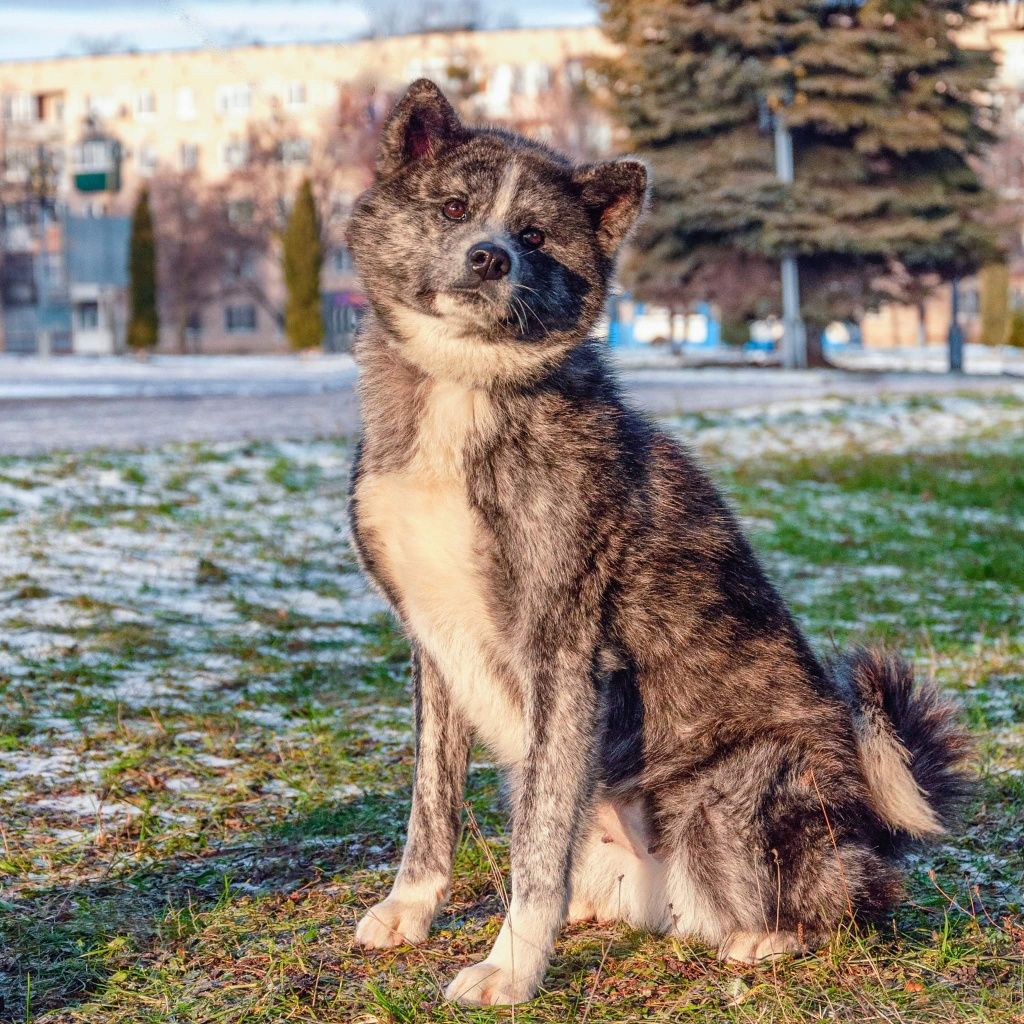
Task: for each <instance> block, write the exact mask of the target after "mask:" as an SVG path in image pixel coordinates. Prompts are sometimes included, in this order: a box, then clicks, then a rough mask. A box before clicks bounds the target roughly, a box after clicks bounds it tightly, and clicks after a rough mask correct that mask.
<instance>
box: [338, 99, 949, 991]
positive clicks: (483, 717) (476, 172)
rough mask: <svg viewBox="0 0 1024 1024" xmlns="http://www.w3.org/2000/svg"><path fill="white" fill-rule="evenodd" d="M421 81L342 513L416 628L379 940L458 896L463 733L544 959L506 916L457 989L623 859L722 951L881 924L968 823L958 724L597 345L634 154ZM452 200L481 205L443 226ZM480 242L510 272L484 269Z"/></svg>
mask: <svg viewBox="0 0 1024 1024" xmlns="http://www.w3.org/2000/svg"><path fill="white" fill-rule="evenodd" d="M410 97H411V98H409V97H407V99H406V100H404V101H403V104H404V106H403V105H402V104H400V105H399V108H398V109H397V110H396V114H395V115H394V120H393V122H392V123H391V124H390V125H389V128H388V129H387V131H386V132H385V144H384V150H383V154H382V162H381V166H382V171H381V176H380V178H379V180H378V182H377V184H375V185H374V186H373V187H372V188H371V189H370V190H369V191H368V192H367V193H366V194H365V195H364V196H363V197H362V198H361V199H360V201H359V203H358V204H357V207H356V211H355V214H354V217H353V221H352V226H351V229H350V239H351V243H352V247H353V251H354V254H355V257H356V260H357V264H358V266H359V269H360V272H361V273H362V274H363V276H364V279H365V281H366V284H367V290H368V293H369V295H370V298H371V302H372V306H373V315H372V316H371V317H370V318H369V319H368V321H367V323H366V326H365V328H364V330H363V333H362V336H361V338H360V342H359V351H358V356H359V360H360V369H361V384H360V387H361V394H362V400H363V413H364V426H365V429H364V434H363V437H362V441H361V446H360V451H359V455H358V458H357V460H356V467H355V471H354V477H353V488H352V494H353V497H352V506H351V518H352V526H353V533H354V536H355V538H356V543H357V547H358V550H359V552H360V555H361V558H362V560H363V564H364V565H365V567H366V569H367V571H368V572H369V574H370V575H371V577H372V578H373V579H374V580H375V581H376V583H377V584H378V586H379V587H380V589H381V591H382V592H383V593H384V594H385V595H386V596H387V598H388V600H389V601H390V602H391V604H392V606H393V607H394V609H395V611H396V613H397V615H398V616H399V617H400V619H401V620H402V622H403V624H404V626H405V628H406V630H407V632H408V634H409V636H410V640H411V641H412V644H413V648H414V652H415V662H416V667H417V673H416V681H417V682H416V685H417V693H416V695H417V724H418V728H419V730H420V742H419V752H418V765H417V776H416V783H415V787H414V800H413V816H412V821H411V823H410V838H409V844H408V846H407V849H406V852H405V855H404V858H403V863H402V868H401V870H400V872H399V876H398V879H397V880H396V883H395V888H394V890H393V892H392V895H391V896H390V897H389V899H388V900H387V901H385V902H384V903H382V904H380V906H379V907H378V908H376V909H375V910H374V911H372V912H371V915H368V917H367V919H366V920H365V921H364V922H363V923H362V924H361V925H360V937H361V941H364V942H366V944H368V945H388V944H393V942H394V941H397V939H394V936H396V935H398V936H401V937H403V938H406V939H407V938H409V937H410V933H412V932H415V940H416V941H418V940H419V938H420V937H422V935H425V934H426V931H425V928H426V925H424V924H423V921H424V920H425V921H426V922H427V923H429V918H430V916H432V914H433V913H434V912H435V911H436V906H437V905H439V903H438V902H437V901H439V900H440V898H441V896H438V897H437V900H435V901H434V902H433V903H432V902H431V899H433V897H431V898H430V899H427V898H424V897H422V896H421V895H416V894H422V892H423V891H424V890H425V889H428V890H429V891H430V892H433V891H434V889H435V888H438V887H439V888H438V892H441V891H442V890H443V888H444V886H445V885H446V884H447V883H446V879H447V877H448V873H449V871H450V867H451V856H452V854H453V851H454V847H455V843H456V842H457V839H458V825H457V810H458V807H457V798H456V793H460V792H461V783H462V781H463V780H464V775H465V760H466V756H467V750H468V747H467V743H468V739H467V737H468V735H469V734H470V732H472V731H475V732H476V733H477V734H478V735H479V736H481V737H482V738H483V739H484V741H485V742H487V743H488V745H489V746H491V748H492V749H493V750H494V752H495V756H496V757H497V758H498V760H499V761H500V762H501V763H502V764H503V765H504V767H505V769H506V771H507V773H508V777H509V781H510V784H511V792H512V819H513V840H512V889H513V906H512V910H511V911H510V916H511V917H512V918H514V919H515V920H516V921H517V922H520V923H519V925H518V926H517V928H516V931H517V934H520V935H522V934H523V933H524V931H525V932H526V933H528V934H529V936H530V940H529V942H528V943H527V947H528V949H530V950H533V949H537V950H542V951H545V952H543V955H541V954H537V955H536V956H534V957H533V959H531V958H530V957H531V956H533V954H532V953H530V954H529V955H528V954H527V952H525V951H524V950H523V949H522V947H521V948H520V949H519V951H518V952H517V954H516V957H517V959H516V964H517V966H516V968H515V970H516V971H518V972H521V973H523V974H524V975H525V977H526V980H525V981H524V980H522V978H517V979H515V980H513V979H512V977H511V975H512V973H513V972H512V968H511V966H510V958H509V957H508V956H507V955H506V953H507V951H505V952H502V950H503V949H504V947H503V946H502V942H503V941H504V940H503V936H505V934H506V929H505V928H503V930H502V935H501V936H499V940H498V943H497V944H496V946H495V952H494V953H492V956H491V958H489V960H488V961H486V962H485V964H483V965H478V968H480V969H483V968H484V967H488V966H489V968H491V969H492V973H493V974H494V975H495V976H496V977H498V978H499V980H498V981H495V982H493V983H491V982H486V978H487V977H489V975H487V973H486V971H484V972H483V973H482V974H479V975H473V978H476V979H477V980H472V978H469V977H468V974H467V972H468V973H469V974H471V973H472V971H475V970H477V969H478V968H470V969H467V972H463V975H460V978H459V979H457V981H456V983H455V985H454V986H453V990H452V992H451V994H452V995H453V997H457V998H462V999H465V1000H466V1001H474V1000H475V1001H483V1002H487V1001H499V1002H500V1001H510V1000H511V999H518V998H525V997H528V995H529V994H532V991H534V990H535V989H536V985H537V984H538V982H539V977H541V976H542V975H543V969H544V966H545V965H546V962H547V959H546V957H547V955H548V953H549V952H550V948H551V943H552V942H553V939H554V934H555V933H556V932H557V928H558V926H559V925H560V923H561V920H562V916H561V915H562V913H563V912H564V905H565V901H566V899H567V893H568V894H570V895H571V896H572V898H573V900H574V901H575V902H580V901H582V902H583V903H584V904H585V903H587V901H588V900H589V901H591V902H593V904H594V906H598V907H599V906H604V905H606V904H602V903H601V900H602V899H603V898H604V897H605V896H606V895H607V892H605V889H604V888H603V887H604V886H605V885H606V883H607V891H608V892H610V891H611V888H612V887H613V886H614V884H615V879H614V877H613V875H614V874H615V872H616V871H617V870H618V869H617V868H615V867H614V864H612V861H609V862H608V863H609V865H611V866H610V867H608V869H607V871H608V872H610V874H608V876H607V877H603V876H602V874H601V873H602V870H603V869H602V864H603V863H604V862H603V860H602V857H603V856H605V854H607V855H609V856H611V855H614V856H619V855H620V854H621V855H622V856H623V857H624V858H626V859H625V860H624V861H623V863H626V864H627V865H629V866H630V867H629V870H633V866H636V874H635V880H634V881H635V888H636V889H637V892H639V891H640V890H641V889H643V891H644V894H642V895H635V896H634V894H632V893H627V894H626V895H627V897H628V898H629V899H630V900H632V903H631V904H630V907H631V909H629V910H628V911H623V912H622V915H621V916H624V917H626V918H627V919H628V920H631V921H632V922H633V923H635V924H641V925H644V926H647V927H652V928H661V929H667V928H675V929H676V930H677V931H679V932H681V933H684V934H696V935H699V936H701V937H702V938H704V939H705V940H706V941H709V942H714V943H716V944H718V943H721V944H723V946H724V947H725V948H726V949H727V950H728V951H729V952H728V955H731V956H736V957H744V956H745V957H750V958H754V959H756V958H758V957H759V956H762V955H764V953H763V952H758V950H762V949H763V948H768V947H764V943H763V942H762V943H761V945H760V946H759V945H758V941H760V940H759V939H758V937H766V941H769V942H770V943H771V942H774V943H776V945H775V947H772V948H774V949H776V950H777V949H779V948H790V949H791V948H795V947H794V945H793V943H795V942H796V941H797V939H796V938H793V937H795V936H798V937H799V941H800V942H810V941H821V940H823V939H825V938H826V937H827V936H828V935H829V934H830V933H831V932H832V931H833V930H834V929H835V928H836V926H837V925H838V924H839V923H840V921H841V920H842V919H843V918H844V917H847V916H849V915H853V916H855V917H858V918H861V919H865V920H874V919H877V918H879V917H881V916H882V915H884V914H885V913H886V912H887V911H888V910H889V909H890V908H891V907H892V905H893V901H894V900H895V899H896V898H897V895H898V893H899V889H900V872H899V868H898V864H897V862H896V859H895V855H896V853H897V852H898V850H899V849H901V848H902V847H903V845H904V840H906V839H909V838H910V836H911V835H914V836H920V837H925V836H927V835H929V834H934V833H936V832H937V831H938V830H939V829H940V828H941V825H942V824H943V823H948V821H949V820H950V819H949V817H948V816H949V814H950V813H951V807H952V804H953V803H954V802H955V800H956V798H958V797H959V796H960V795H961V793H962V789H963V783H962V774H961V769H960V763H961V761H962V758H963V755H964V752H965V747H964V741H963V734H962V732H961V730H960V729H959V727H958V726H956V724H955V722H954V718H953V714H952V711H951V709H950V707H949V705H947V704H946V703H945V702H944V701H943V700H942V699H941V698H940V697H939V696H938V694H937V693H936V692H935V691H934V690H933V689H930V688H921V687H915V686H914V685H913V682H912V680H911V676H910V672H909V669H908V668H907V667H906V666H905V665H904V664H903V663H902V662H899V661H898V660H895V659H891V658H887V657H885V656H882V655H879V654H876V653H873V652H865V651H858V652H854V653H853V654H851V655H850V656H849V657H848V658H847V659H845V660H844V661H842V662H841V663H839V664H838V665H836V666H832V667H830V666H826V665H825V664H824V663H822V662H821V661H820V660H819V659H818V658H817V657H816V656H815V654H814V652H813V651H812V650H811V648H810V646H809V645H808V643H807V641H806V639H805V638H804V636H803V634H802V633H801V631H800V629H799V628H798V626H797V625H796V623H795V622H794V621H793V618H792V616H791V615H790V613H789V611H788V609H787V608H786V606H785V604H784V602H783V601H782V599H781V598H780V596H779V594H778V593H777V591H776V590H775V588H774V587H773V586H772V584H771V583H770V582H769V580H768V579H767V577H766V576H765V574H764V572H763V571H762V568H761V566H760V564H759V563H758V560H757V558H756V557H755V555H754V553H753V551H752V549H751V547H750V545H749V543H748V542H747V540H746V538H745V537H744V536H743V533H742V531H741V530H740V527H739V525H738V523H737V521H736V518H735V516H734V515H733V513H732V511H731V510H730V508H729V507H728V505H727V504H726V502H725V501H724V500H723V499H722V497H721V495H720V494H719V493H718V491H717V490H716V488H715V487H714V485H713V484H712V483H711V481H710V480H709V478H708V476H707V475H706V474H705V472H704V471H703V470H702V469H701V468H700V466H699V465H698V464H697V463H696V461H695V460H694V459H693V457H692V456H691V455H690V454H689V453H688V452H687V451H686V450H685V448H683V447H682V446H681V445H680V444H678V443H677V442H676V441H675V440H673V439H672V438H670V437H668V436H667V435H666V434H665V433H663V432H662V431H661V430H659V429H658V428H657V427H656V426H654V425H652V424H651V423H650V422H648V421H647V420H646V419H645V418H644V417H642V416H640V415H639V414H638V413H636V412H635V411H633V410H632V409H630V408H629V407H628V406H627V405H626V404H625V403H624V402H623V401H622V399H621V397H620V394H619V390H618V388H617V386H616V383H615V380H614V376H613V374H612V373H611V372H610V371H609V369H608V367H607V366H606V364H605V362H604V358H603V356H602V354H601V351H600V349H599V347H598V346H597V345H596V344H594V343H592V342H589V341H587V340H586V336H587V334H588V332H589V331H590V329H591V327H592V325H593V323H594V320H595V319H596V316H597V313H598V311H599V310H600V308H601V306H602V303H603V301H604V297H605V295H606V292H607V287H608V283H609V277H610V272H611V268H612V265H613V261H614V255H615V252H616V250H617V248H618V245H619V244H620V243H621V241H622V238H623V237H624V235H625V233H626V231H628V229H629V227H630V225H631V224H632V222H633V220H634V219H635V217H636V215H637V214H638V213H639V211H640V209H641V207H642V205H643V174H642V169H639V170H638V169H637V166H636V165H624V164H610V165H601V166H594V167H583V168H579V167H574V166H572V165H571V164H569V163H568V162H567V161H565V160H564V159H563V158H561V157H555V156H553V155H552V154H551V153H549V152H548V151H547V150H545V149H543V148H542V147H538V146H536V145H535V144H533V143H529V142H527V141H525V140H522V139H520V138H518V137H516V136H513V135H510V134H507V133H499V132H494V131H477V132H474V131H471V130H469V129H466V128H464V127H463V126H462V125H461V124H459V123H458V121H457V119H454V120H453V118H454V115H453V114H452V113H451V112H450V108H448V107H447V104H445V103H444V101H443V98H439V94H438V93H437V92H436V89H434V87H432V86H429V83H428V84H423V83H417V85H415V86H414V87H413V88H412V90H410ZM424 126H425V127H424ZM424 132H425V133H426V135H425V136H424ZM410 154H412V155H410ZM510 183H511V184H510ZM447 196H456V197H461V198H463V199H464V200H465V202H466V204H467V205H468V206H469V208H470V209H471V210H472V214H473V215H472V216H467V218H466V220H465V221H464V222H463V223H460V224H458V225H453V224H452V223H450V222H447V221H446V220H445V219H444V217H442V216H441V215H440V214H439V213H438V208H439V206H438V204H440V203H443V202H444V201H445V199H446V197H447ZM525 225H540V226H541V227H543V228H544V229H545V231H546V233H547V241H546V243H545V245H544V246H543V251H542V250H541V249H537V250H530V249H528V248H524V247H523V245H522V243H521V242H520V241H519V239H521V238H522V237H523V235H522V232H523V230H524V226H525ZM478 237H484V238H487V239H492V240H493V239H497V240H498V241H499V242H500V243H501V244H502V245H504V246H506V247H507V248H508V250H509V251H510V253H511V255H512V260H511V267H512V269H511V271H510V273H509V275H508V278H507V279H502V280H501V281H495V282H486V281H485V283H484V284H483V285H479V284H473V283H472V281H471V280H470V278H469V277H468V276H467V272H466V270H465V266H464V263H465V255H464V253H465V246H467V245H468V246H470V247H472V245H473V244H475V242H474V239H476V238H478ZM492 285H493V286H494V287H491V286H492ZM520 287H522V288H523V289H525V290H524V291H522V293H521V294H522V295H524V296H528V297H529V300H530V302H531V303H532V304H533V307H532V308H533V312H534V314H535V317H536V322H534V321H530V320H529V317H528V316H527V318H526V322H525V323H524V320H523V318H522V316H520V317H518V318H517V317H516V316H515V315H513V314H514V310H515V303H516V301H517V296H519V295H520V292H519V291H517V289H519V288H520ZM467 288H471V291H472V294H470V295H466V294H464V292H465V290H466V289H467ZM485 300H486V301H485ZM453 591H456V592H453ZM466 608H475V609H476V611H475V612H474V613H473V614H472V615H470V614H468V613H465V617H462V616H463V615H464V612H465V609H466ZM453 780H455V781H453ZM602 808H605V809H608V808H610V809H611V810H610V811H608V810H605V811H602ZM602 814H603V815H604V817H602ZM594 815H596V816H597V822H598V824H597V825H594V824H592V818H593V816H594ZM602 823H603V824H602ZM609 823H610V824H609ZM620 826H621V827H620ZM603 831H608V832H609V834H608V835H602V832H603ZM595 837H596V838H595ZM616 837H618V838H616ZM602 839H603V840H605V841H606V843H605V849H604V850H602V846H601V842H600V840H602ZM616 843H618V844H619V845H618V847H617V850H613V849H612V847H615V846H616ZM608 844H611V845H610V846H609V845H608ZM622 851H626V852H625V853H623V852H622ZM629 858H632V859H629ZM615 863H618V862H615ZM623 877H625V876H623ZM630 877H631V878H633V876H630ZM652 880H653V881H652ZM625 884H627V885H631V884H634V882H631V881H627V882H626V883H625ZM645 886H650V891H651V892H652V893H654V895H653V896H652V895H650V893H648V892H647V889H645V888H644V887H645ZM659 886H660V887H661V888H658V887H659ZM570 890H571V893H570V892H569V891H570ZM620 898H621V897H620ZM417 901H419V902H417ZM659 901H661V902H659ZM410 907H412V908H414V909H413V910H410V909H409V908H410ZM551 908H554V909H551ZM598 913H599V914H600V911H598ZM374 915H376V916H374ZM417 915H419V916H417ZM424 915H425V916H424ZM381 922H385V924H382V923H381ZM421 925H422V927H421ZM530 929H532V930H530ZM736 935H740V936H748V935H753V936H754V937H755V939H754V940H751V942H752V944H751V945H750V950H749V951H747V952H744V953H738V952H737V949H738V948H739V947H738V946H736V943H735V940H733V939H731V938H730V937H734V936H736ZM779 936H790V938H789V939H785V940H782V939H780V938H779ZM755 940H756V941H755ZM743 941H744V942H746V941H747V940H746V939H744V940H743ZM783 941H786V942H789V943H790V944H789V945H781V943H782V942H783ZM730 942H732V945H730ZM745 948H746V947H744V949H745ZM538 972H539V974H538ZM464 976H466V977H464ZM470 982H472V984H470ZM477 986H483V989H482V991H485V992H487V993H490V994H489V995H486V996H482V995H479V993H477V992H476V987H477ZM488 986H490V987H488ZM474 993H475V994H474ZM524 993H525V995H524Z"/></svg>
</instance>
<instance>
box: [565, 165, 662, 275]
mask: <svg viewBox="0 0 1024 1024" xmlns="http://www.w3.org/2000/svg"><path fill="white" fill-rule="evenodd" d="M573 181H574V182H575V183H576V186H577V187H578V188H579V190H580V198H581V199H582V200H583V205H584V206H585V207H586V209H587V213H588V214H589V215H590V220H591V223H592V224H593V226H594V231H595V232H596V233H597V244H598V245H599V246H600V247H601V251H602V252H603V253H604V254H605V256H608V257H612V256H614V255H615V253H616V252H617V251H618V248H619V246H620V245H622V243H623V241H624V240H625V238H626V235H628V234H629V232H630V229H631V228H632V227H633V225H634V224H635V223H636V221H637V218H638V217H639V216H640V214H641V213H642V212H643V208H644V204H645V203H646V202H647V168H646V167H645V166H644V165H643V164H642V163H640V161H639V160H615V161H613V162H612V163H605V164H587V165H585V166H583V167H580V168H579V169H578V170H577V171H576V173H575V174H574V175H573Z"/></svg>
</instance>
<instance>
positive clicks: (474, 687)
mask: <svg viewBox="0 0 1024 1024" xmlns="http://www.w3.org/2000/svg"><path fill="white" fill-rule="evenodd" d="M492 423H493V414H492V409H491V404H490V399H489V397H488V396H487V394H486V392H484V391H482V390H478V389H474V388H468V387H465V386H463V385H461V384H457V383H452V382H437V383H433V384H431V385H429V392H428V393H427V394H426V396H425V398H424V402H423V408H422V411H421V414H420V427H419V432H418V436H417V440H416V447H415V452H414V454H413V457H412V458H411V459H410V460H409V462H408V463H407V464H406V465H405V466H403V467H402V468H401V469H400V470H397V471H394V472H387V473H374V472H370V473H367V474H365V475H364V476H363V477H361V478H360V480H359V484H358V488H357V497H358V502H359V510H360V511H359V515H360V522H361V526H362V527H363V528H365V529H368V530H370V531H372V533H373V536H374V538H375V544H374V547H375V550H376V554H377V558H378V559H379V560H380V563H381V566H382V568H383V569H384V571H385V572H386V574H387V576H388V579H389V580H390V581H391V583H392V585H393V587H394V588H395V590H396V591H397V594H398V597H399V601H400V602H401V613H402V616H403V618H404V620H405V622H406V625H407V627H408V628H409V629H410V630H411V632H412V633H413V635H414V637H415V639H416V641H417V642H418V643H419V644H420V645H421V647H422V648H423V650H424V651H425V652H426V653H427V654H428V655H429V656H430V658H431V659H432V660H433V662H434V663H435V664H436V665H437V667H438V669H439V670H440V672H441V674H442V675H443V677H444V679H445V681H446V683H447V685H448V686H449V688H450V691H451V695H452V697H453V698H454V700H455V701H456V702H457V704H458V705H459V706H460V707H461V709H462V711H463V714H464V715H465V716H466V718H467V720H468V721H469V722H471V723H472V725H473V726H474V728H475V730H476V733H477V735H478V736H479V738H480V739H481V740H482V741H483V742H484V743H485V744H486V745H487V746H488V748H489V749H490V750H491V751H492V753H493V754H494V755H495V757H497V758H498V759H499V760H500V761H502V762H503V763H505V764H514V763H517V762H519V761H520V760H521V759H522V757H523V754H524V752H525V749H526V736H525V729H524V723H523V720H522V715H521V712H520V710H519V709H518V708H517V706H516V705H515V703H514V701H513V700H512V698H511V695H510V694H509V691H508V689H507V686H506V684H505V683H503V681H502V680H501V679H499V678H498V676H497V673H496V670H495V666H496V665H497V664H508V663H509V661H510V660H511V659H510V658H509V652H507V651H505V650H504V649H503V641H502V631H501V630H500V629H499V624H498V623H496V622H495V621H494V617H493V610H492V608H491V606H490V603H489V602H488V600H487V596H486V590H485V586H486V573H485V564H484V563H485V559H486V546H487V544H488V536H487V532H486V530H485V528H484V525H483V523H482V522H481V521H480V518H479V515H478V514H477V512H476V511H475V510H474V509H473V508H472V506H471V505H470V503H469V499H468V492H467V487H466V478H465V474H464V471H463V452H464V450H465V447H466V444H467V443H468V442H470V441H471V440H472V439H473V438H474V437H475V436H480V435H481V434H486V432H487V431H488V430H489V429H491V426H492Z"/></svg>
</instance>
